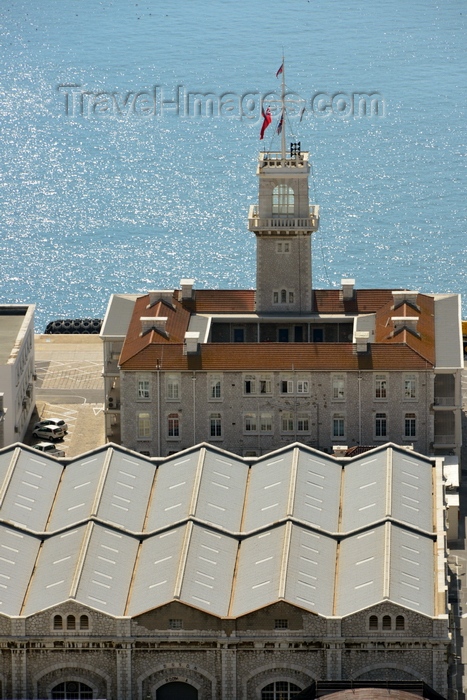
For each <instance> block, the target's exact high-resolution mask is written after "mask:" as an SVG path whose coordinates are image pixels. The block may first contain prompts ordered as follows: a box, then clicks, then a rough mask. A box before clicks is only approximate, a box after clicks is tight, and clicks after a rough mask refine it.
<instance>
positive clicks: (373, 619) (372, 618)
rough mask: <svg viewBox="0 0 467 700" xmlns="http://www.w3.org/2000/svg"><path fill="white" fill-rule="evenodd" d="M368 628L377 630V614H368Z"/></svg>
mask: <svg viewBox="0 0 467 700" xmlns="http://www.w3.org/2000/svg"><path fill="white" fill-rule="evenodd" d="M368 628H369V629H370V630H377V629H378V616H377V615H370V619H369V620H368Z"/></svg>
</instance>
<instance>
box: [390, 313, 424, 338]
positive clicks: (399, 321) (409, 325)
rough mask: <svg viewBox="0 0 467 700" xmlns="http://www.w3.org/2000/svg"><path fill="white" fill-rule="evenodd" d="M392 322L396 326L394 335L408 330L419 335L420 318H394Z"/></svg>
mask: <svg viewBox="0 0 467 700" xmlns="http://www.w3.org/2000/svg"><path fill="white" fill-rule="evenodd" d="M392 322H393V324H394V333H399V332H400V331H403V330H407V331H410V332H411V333H415V334H416V335H418V332H417V323H418V316H393V317H392Z"/></svg>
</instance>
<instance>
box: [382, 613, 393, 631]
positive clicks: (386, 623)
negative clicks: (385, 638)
mask: <svg viewBox="0 0 467 700" xmlns="http://www.w3.org/2000/svg"><path fill="white" fill-rule="evenodd" d="M391 627H392V620H391V616H390V615H384V616H383V630H390V629H391Z"/></svg>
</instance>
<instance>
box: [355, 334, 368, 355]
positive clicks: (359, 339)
mask: <svg viewBox="0 0 467 700" xmlns="http://www.w3.org/2000/svg"><path fill="white" fill-rule="evenodd" d="M369 342H370V333H369V331H356V333H355V345H356V348H357V352H358V353H360V352H368V344H369Z"/></svg>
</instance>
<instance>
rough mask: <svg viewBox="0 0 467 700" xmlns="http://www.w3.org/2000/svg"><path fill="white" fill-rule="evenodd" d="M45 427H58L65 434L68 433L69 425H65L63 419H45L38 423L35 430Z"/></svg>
mask: <svg viewBox="0 0 467 700" xmlns="http://www.w3.org/2000/svg"><path fill="white" fill-rule="evenodd" d="M44 425H56V426H57V428H61V429H62V430H63V431H64V432H65V433H67V432H68V425H67V423H65V421H64V420H63V418H43V419H42V420H40V421H39V422H38V423H36V425H35V426H34V428H33V429H34V430H36V428H42V427H43V426H44Z"/></svg>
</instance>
